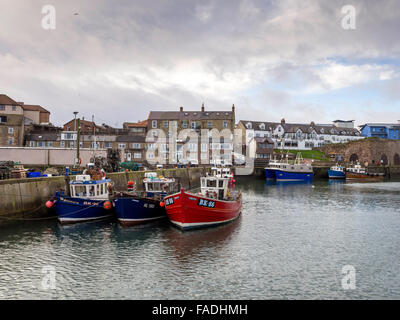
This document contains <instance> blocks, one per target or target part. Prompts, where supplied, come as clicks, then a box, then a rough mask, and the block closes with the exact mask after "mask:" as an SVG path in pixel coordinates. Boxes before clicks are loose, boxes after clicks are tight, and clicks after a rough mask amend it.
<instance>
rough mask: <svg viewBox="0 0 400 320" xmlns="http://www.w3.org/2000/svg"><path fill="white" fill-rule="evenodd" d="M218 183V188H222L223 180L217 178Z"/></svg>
mask: <svg viewBox="0 0 400 320" xmlns="http://www.w3.org/2000/svg"><path fill="white" fill-rule="evenodd" d="M218 184H219V186H218V187H219V188H223V186H224V180H219V181H218Z"/></svg>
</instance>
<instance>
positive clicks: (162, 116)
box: [149, 111, 232, 120]
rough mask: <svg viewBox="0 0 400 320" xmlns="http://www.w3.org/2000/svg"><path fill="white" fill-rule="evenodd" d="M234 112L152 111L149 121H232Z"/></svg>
mask: <svg viewBox="0 0 400 320" xmlns="http://www.w3.org/2000/svg"><path fill="white" fill-rule="evenodd" d="M231 118H232V111H204V112H202V111H150V114H149V120H208V119H210V120H219V119H222V120H223V119H231Z"/></svg>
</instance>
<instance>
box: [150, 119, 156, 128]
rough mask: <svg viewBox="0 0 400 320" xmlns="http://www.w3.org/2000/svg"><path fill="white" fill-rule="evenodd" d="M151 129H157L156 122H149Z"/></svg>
mask: <svg viewBox="0 0 400 320" xmlns="http://www.w3.org/2000/svg"><path fill="white" fill-rule="evenodd" d="M151 127H152V128H157V120H153V121H152V122H151Z"/></svg>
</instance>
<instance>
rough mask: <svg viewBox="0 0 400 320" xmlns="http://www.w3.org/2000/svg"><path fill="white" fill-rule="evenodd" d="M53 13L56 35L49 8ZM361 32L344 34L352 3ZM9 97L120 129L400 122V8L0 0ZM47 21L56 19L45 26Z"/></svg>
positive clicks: (304, 1) (261, 1)
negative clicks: (160, 124) (187, 117)
mask: <svg viewBox="0 0 400 320" xmlns="http://www.w3.org/2000/svg"><path fill="white" fill-rule="evenodd" d="M48 4H51V5H53V6H54V8H55V9H56V28H55V30H45V29H44V28H43V27H42V19H43V18H44V17H45V14H42V7H43V6H44V5H48ZM348 4H350V5H352V6H354V8H355V9H356V29H355V30H346V29H344V28H343V27H342V19H343V17H344V16H345V14H343V13H342V7H343V6H344V5H348ZM0 5H1V10H0V70H1V73H0V74H1V76H0V93H5V94H7V95H9V96H10V97H11V98H13V99H14V100H17V101H24V102H25V103H29V104H40V105H42V106H44V107H45V108H47V109H48V110H50V111H51V112H52V118H51V120H52V122H53V123H55V124H57V125H60V124H63V123H64V122H66V121H67V120H69V119H70V118H72V117H73V115H72V112H73V111H75V110H76V111H79V112H80V115H81V116H85V118H91V116H92V114H94V115H95V120H96V122H99V123H103V122H106V123H107V124H109V125H112V126H121V125H122V123H123V122H124V121H138V120H143V119H145V118H147V116H148V112H149V111H150V110H163V109H164V110H178V109H179V106H183V107H184V109H187V110H195V109H200V106H201V104H202V102H204V103H205V106H206V108H207V109H210V110H229V109H230V108H231V106H232V104H235V106H236V110H237V112H236V118H237V119H238V120H240V119H246V120H261V119H262V120H265V121H279V120H280V119H281V118H282V117H284V118H285V119H286V121H287V122H307V123H308V122H310V121H315V122H317V123H329V122H331V121H332V120H335V119H355V120H356V121H357V122H356V123H357V124H361V123H364V122H397V120H400V70H399V65H400V64H399V58H400V41H399V30H400V1H397V0H393V1H390V0H388V1H374V0H370V1H353V0H346V1H327V0H326V1H316V0H314V1H309V0H301V1H300V0H298V1H293V0H277V1H268V0H238V1H235V0H228V1H223V0H217V1H207V0H202V1H195V0H169V1H167V0H164V1H161V0H143V1H142V0H118V1H105V0H96V1H93V0H86V1H82V0H79V1H75V0H69V1H60V0H46V1H39V0H31V1H22V0H0ZM45 21H48V20H45Z"/></svg>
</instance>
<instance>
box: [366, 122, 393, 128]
mask: <svg viewBox="0 0 400 320" xmlns="http://www.w3.org/2000/svg"><path fill="white" fill-rule="evenodd" d="M365 126H369V127H400V123H366V124H363V125H361V126H359V127H361V128H364V127H365Z"/></svg>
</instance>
